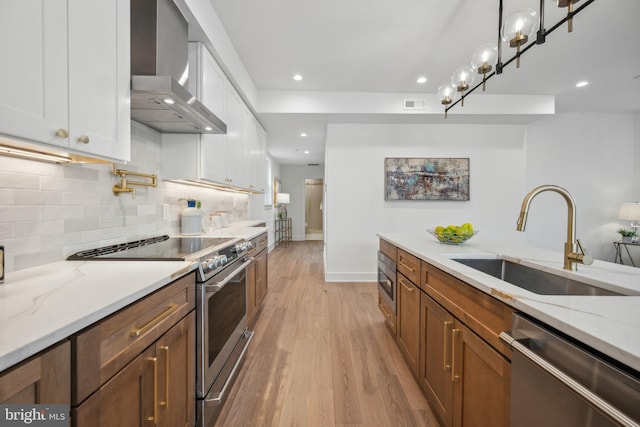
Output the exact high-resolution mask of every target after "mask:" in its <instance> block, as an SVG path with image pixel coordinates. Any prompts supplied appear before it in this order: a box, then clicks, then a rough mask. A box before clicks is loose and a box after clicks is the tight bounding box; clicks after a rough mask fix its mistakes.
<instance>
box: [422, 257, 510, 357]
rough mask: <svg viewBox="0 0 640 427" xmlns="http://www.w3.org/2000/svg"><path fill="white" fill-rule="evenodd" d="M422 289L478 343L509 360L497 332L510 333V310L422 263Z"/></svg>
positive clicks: (508, 355) (499, 302)
mask: <svg viewBox="0 0 640 427" xmlns="http://www.w3.org/2000/svg"><path fill="white" fill-rule="evenodd" d="M422 270H423V274H422V283H421V287H422V289H423V290H424V291H425V292H426V293H427V294H429V296H431V297H432V298H433V299H434V300H436V301H437V302H438V303H439V304H440V305H442V306H443V307H444V308H446V309H447V310H448V311H449V312H450V313H452V314H453V315H454V316H455V317H457V318H458V319H460V321H462V323H464V324H465V325H466V326H467V327H469V328H470V329H471V330H473V331H474V332H475V333H476V334H478V335H479V336H480V337H481V338H482V339H484V340H485V341H486V342H488V343H489V344H490V345H491V346H493V347H494V348H495V349H497V350H498V351H499V352H501V353H502V354H503V355H504V356H505V357H507V358H508V359H511V350H510V349H509V347H508V346H507V345H506V344H504V343H502V342H501V341H500V339H499V338H498V336H499V335H500V332H502V331H506V330H509V329H511V315H512V314H513V311H514V310H513V308H511V307H509V306H508V305H506V304H504V303H503V302H501V301H498V300H497V299H495V298H492V297H491V296H489V295H487V294H485V293H484V292H482V291H480V290H478V289H475V288H474V287H473V286H471V285H469V284H467V283H465V282H463V281H461V280H458V279H457V278H455V277H453V276H451V275H449V274H447V273H445V272H444V271H442V270H440V269H438V268H436V267H434V266H432V265H431V264H428V263H426V262H424V261H423V262H422Z"/></svg>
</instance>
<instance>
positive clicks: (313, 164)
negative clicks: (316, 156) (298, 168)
mask: <svg viewBox="0 0 640 427" xmlns="http://www.w3.org/2000/svg"><path fill="white" fill-rule="evenodd" d="M307 166H320V163H307Z"/></svg>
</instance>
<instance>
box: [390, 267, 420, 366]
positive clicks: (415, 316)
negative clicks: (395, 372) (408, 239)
mask: <svg viewBox="0 0 640 427" xmlns="http://www.w3.org/2000/svg"><path fill="white" fill-rule="evenodd" d="M397 295H398V329H397V334H396V342H397V343H398V347H400V351H401V352H402V354H403V356H404V358H405V360H406V361H407V365H408V366H409V369H410V370H411V372H412V373H413V376H414V377H415V378H417V377H418V357H419V353H420V330H419V329H420V288H419V287H418V286H416V285H414V284H413V283H412V282H411V281H410V280H409V279H407V278H406V277H404V275H402V274H401V273H398V275H397Z"/></svg>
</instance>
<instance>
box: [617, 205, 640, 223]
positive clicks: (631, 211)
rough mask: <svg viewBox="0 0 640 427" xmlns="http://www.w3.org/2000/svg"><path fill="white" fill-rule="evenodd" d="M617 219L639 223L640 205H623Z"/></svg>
mask: <svg viewBox="0 0 640 427" xmlns="http://www.w3.org/2000/svg"><path fill="white" fill-rule="evenodd" d="M618 218H619V219H626V220H627V221H640V203H638V202H635V203H623V204H622V207H621V208H620V212H619V213H618Z"/></svg>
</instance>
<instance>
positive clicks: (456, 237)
mask: <svg viewBox="0 0 640 427" xmlns="http://www.w3.org/2000/svg"><path fill="white" fill-rule="evenodd" d="M427 232H428V233H430V234H432V235H433V236H434V237H435V238H436V239H438V241H439V242H440V243H446V244H449V245H461V244H463V243H464V242H466V241H467V240H469V239H470V238H472V237H473V236H475V235H476V234H478V230H474V229H473V225H471V224H470V223H468V222H466V223H464V224H462V225H448V226H446V227H444V226H442V225H438V226H437V227H435V228H429V229H427Z"/></svg>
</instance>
